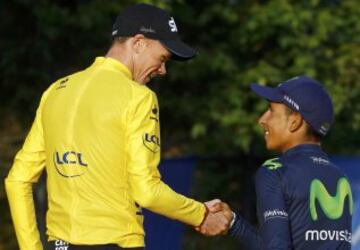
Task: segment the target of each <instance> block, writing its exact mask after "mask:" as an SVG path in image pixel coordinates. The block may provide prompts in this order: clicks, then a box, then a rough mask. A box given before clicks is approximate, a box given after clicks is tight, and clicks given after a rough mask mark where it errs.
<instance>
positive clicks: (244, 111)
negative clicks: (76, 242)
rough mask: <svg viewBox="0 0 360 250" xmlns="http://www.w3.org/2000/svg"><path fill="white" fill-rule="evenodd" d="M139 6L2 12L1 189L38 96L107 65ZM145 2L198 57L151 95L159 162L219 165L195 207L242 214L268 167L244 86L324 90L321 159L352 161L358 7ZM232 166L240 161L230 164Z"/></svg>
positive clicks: (7, 242)
mask: <svg viewBox="0 0 360 250" xmlns="http://www.w3.org/2000/svg"><path fill="white" fill-rule="evenodd" d="M136 2H140V1H134V0H122V1H118V0H107V1H102V0H78V1H65V0H62V1H60V0H56V1H50V0H37V1H31V0H7V1H1V2H0V14H1V17H2V22H0V31H1V34H2V36H1V39H0V49H1V51H2V56H1V58H0V100H1V106H0V129H1V130H0V136H1V137H0V164H1V165H0V174H1V175H0V176H1V177H4V176H5V175H6V173H7V169H8V168H9V166H10V165H11V159H12V158H13V156H14V155H15V152H16V150H17V149H18V148H19V146H20V145H21V142H22V140H23V138H24V136H25V134H26V131H27V130H28V128H29V127H30V124H31V121H32V119H33V117H34V113H35V109H36V107H37V105H38V102H39V98H40V95H41V93H42V92H43V91H44V90H45V89H46V88H47V87H48V86H49V84H50V83H51V82H52V81H54V80H56V79H57V78H59V77H62V76H64V75H66V74H69V73H72V72H74V71H78V70H81V69H83V68H85V67H87V66H88V65H89V64H91V62H92V61H93V59H94V57H96V56H98V55H103V54H105V53H106V50H107V49H108V46H109V44H110V36H109V35H110V32H111V26H112V23H113V21H114V19H115V17H116V15H117V14H118V13H119V11H120V10H121V9H122V8H123V7H124V6H126V5H129V4H133V3H136ZM144 2H148V3H155V4H157V5H159V6H161V7H164V8H166V9H168V10H170V11H171V13H172V14H173V15H174V16H175V17H176V20H177V24H178V28H179V30H180V33H181V34H182V37H183V38H184V40H185V41H186V42H188V43H189V44H191V45H194V47H196V48H197V50H198V51H199V56H198V57H197V58H196V59H195V60H192V61H189V62H187V63H177V62H169V63H168V72H170V73H169V74H168V76H167V77H165V78H164V79H156V80H155V82H154V83H152V84H151V85H150V87H151V88H153V89H154V90H155V91H156V92H157V93H158V95H159V101H160V105H161V120H162V142H163V146H164V155H166V156H171V155H179V154H180V155H182V154H198V155H203V156H206V157H215V156H218V155H222V156H223V157H224V158H223V159H222V160H220V161H217V160H211V159H213V158H209V159H210V160H208V161H204V162H202V163H201V165H200V166H199V168H198V173H197V186H196V187H195V190H194V192H195V195H196V196H197V197H198V198H199V199H210V198H212V197H218V196H219V197H220V196H221V197H225V199H226V200H228V201H229V202H230V203H231V205H232V206H234V207H235V208H239V209H240V203H239V202H240V201H243V200H244V197H247V196H249V193H248V194H247V193H246V192H247V191H246V190H245V189H244V187H246V186H249V185H251V183H249V175H250V176H251V175H252V173H253V172H254V170H255V168H254V167H253V166H254V165H257V164H258V162H257V161H256V160H252V159H262V158H263V157H266V155H267V153H266V152H265V149H264V147H263V142H262V141H263V139H262V132H261V129H260V128H259V126H256V121H257V118H258V117H259V115H260V114H261V112H263V111H264V110H265V109H266V107H267V103H266V102H265V101H263V100H261V99H260V98H258V97H256V96H255V95H254V94H252V93H251V92H250V90H249V84H250V83H251V82H258V83H261V84H264V85H270V86H275V85H277V84H278V83H280V82H282V81H284V80H286V79H288V78H291V77H293V76H295V75H301V74H306V75H309V76H312V77H314V78H316V79H318V80H320V81H321V82H323V83H324V85H325V86H326V87H327V89H328V90H329V92H330V93H331V95H332V97H333V99H334V102H335V107H336V123H335V125H334V127H333V129H332V132H331V133H330V135H329V136H328V138H326V145H325V147H326V149H327V150H328V151H329V152H330V153H336V154H359V153H360V149H359V147H357V145H358V144H359V143H360V136H359V131H360V102H359V101H358V100H359V99H360V84H358V72H359V70H360V22H358V17H359V16H360V2H359V1H356V0H346V1H340V0H297V1H295V0H269V1H265V0H257V1H240V0H218V1H211V0H198V1H191V0H166V1H160V0H153V1H151V0H147V1H144ZM230 156H236V157H239V156H241V157H240V158H239V159H238V161H235V162H231V163H229V162H228V161H227V160H226V159H229V158H231V157H230ZM260 156H261V157H260ZM255 163H256V164H255ZM251 167H252V169H251ZM224 169H226V171H225V170H224ZM250 179H251V178H250ZM213 183H215V185H214V184H213ZM249 192H250V191H249ZM5 200H6V198H5V195H4V190H3V188H0V204H1V205H0V213H1V214H2V215H5V216H1V220H0V224H1V227H0V249H1V248H4V249H14V248H15V246H16V243H14V237H13V236H12V235H13V231H12V228H11V226H10V225H9V224H10V223H9V222H10V219H9V212H8V205H7V202H6V201H5ZM245 200H246V199H245ZM245 203H246V202H245ZM243 204H244V202H242V205H241V206H243ZM250 217H251V216H250ZM188 238H189V239H193V240H192V241H189V242H187V243H186V244H185V249H215V248H218V246H219V244H220V243H219V242H221V240H219V239H218V238H216V239H211V240H204V241H203V242H201V239H202V238H201V237H198V236H191V235H190V236H188ZM11 239H12V240H11ZM197 242H200V243H197ZM223 244H227V243H223ZM228 245H229V247H226V249H232V248H231V247H230V245H232V243H229V244H228ZM226 246H227V245H226ZM211 247H213V248H211ZM224 249H225V248H224Z"/></svg>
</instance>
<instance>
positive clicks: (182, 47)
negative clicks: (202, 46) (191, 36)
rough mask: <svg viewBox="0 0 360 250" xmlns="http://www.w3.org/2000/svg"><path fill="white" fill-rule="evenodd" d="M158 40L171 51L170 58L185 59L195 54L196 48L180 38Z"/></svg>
mask: <svg viewBox="0 0 360 250" xmlns="http://www.w3.org/2000/svg"><path fill="white" fill-rule="evenodd" d="M160 42H161V43H162V44H163V45H164V46H165V47H166V48H167V49H168V50H169V51H170V52H171V53H172V57H171V59H174V60H177V61H186V60H189V59H191V58H194V57H195V56H196V55H197V52H196V50H194V49H193V48H191V47H190V46H188V45H186V44H185V43H183V42H182V41H180V40H160Z"/></svg>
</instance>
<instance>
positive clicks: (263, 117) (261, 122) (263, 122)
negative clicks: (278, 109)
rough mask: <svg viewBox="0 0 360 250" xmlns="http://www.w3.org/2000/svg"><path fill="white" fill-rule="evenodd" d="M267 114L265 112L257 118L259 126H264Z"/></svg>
mask: <svg viewBox="0 0 360 250" xmlns="http://www.w3.org/2000/svg"><path fill="white" fill-rule="evenodd" d="M268 114H269V110H266V111H265V112H264V113H263V114H262V115H261V116H260V118H259V120H258V124H260V125H264V124H265V123H266V120H267V116H268Z"/></svg>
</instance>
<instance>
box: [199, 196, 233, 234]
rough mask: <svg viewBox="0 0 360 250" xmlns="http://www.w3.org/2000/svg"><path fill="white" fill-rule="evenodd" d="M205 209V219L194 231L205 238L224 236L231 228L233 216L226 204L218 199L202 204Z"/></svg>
mask: <svg viewBox="0 0 360 250" xmlns="http://www.w3.org/2000/svg"><path fill="white" fill-rule="evenodd" d="M204 204H205V206H206V209H207V213H206V215H205V218H204V220H203V222H202V223H201V225H200V226H198V227H195V230H196V231H198V232H200V233H201V234H203V235H206V236H215V235H220V234H226V233H227V232H228V230H229V229H230V227H231V224H232V221H233V219H234V218H235V217H234V216H235V214H234V213H233V212H232V211H231V209H230V207H229V205H228V204H226V203H225V202H222V201H221V200H219V199H215V200H211V201H207V202H205V203H204Z"/></svg>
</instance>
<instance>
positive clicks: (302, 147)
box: [282, 144, 322, 156]
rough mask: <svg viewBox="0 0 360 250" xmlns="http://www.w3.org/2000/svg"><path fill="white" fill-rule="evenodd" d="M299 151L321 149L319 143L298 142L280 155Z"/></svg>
mask: <svg viewBox="0 0 360 250" xmlns="http://www.w3.org/2000/svg"><path fill="white" fill-rule="evenodd" d="M299 151H322V150H321V146H320V145H319V144H300V145H297V146H295V147H293V148H290V149H289V150H287V151H286V152H285V153H284V154H283V155H282V156H288V155H292V154H295V153H298V152H299Z"/></svg>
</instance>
